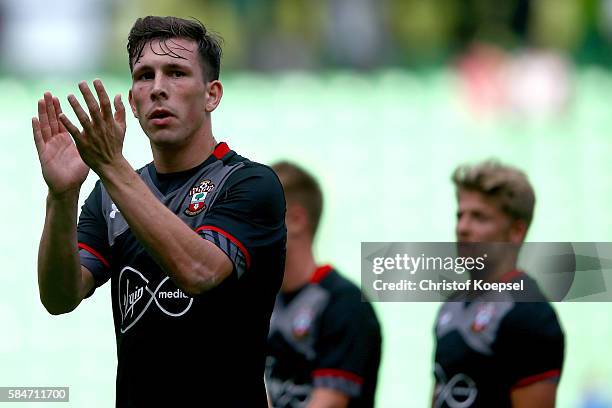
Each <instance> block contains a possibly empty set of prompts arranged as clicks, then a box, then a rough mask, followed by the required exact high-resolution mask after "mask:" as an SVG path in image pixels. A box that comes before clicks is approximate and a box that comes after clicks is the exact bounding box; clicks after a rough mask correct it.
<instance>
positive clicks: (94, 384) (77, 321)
mask: <svg viewBox="0 0 612 408" xmlns="http://www.w3.org/2000/svg"><path fill="white" fill-rule="evenodd" d="M149 14H153V15H178V16H181V17H188V16H194V17H197V18H198V19H200V20H201V21H203V22H204V23H205V24H206V25H207V26H208V27H209V28H210V29H212V30H214V31H217V32H219V33H220V34H221V35H222V37H223V38H224V39H225V46H224V52H225V56H224V60H223V68H222V81H223V83H224V85H225V96H224V98H223V101H222V104H221V106H220V108H219V109H218V111H217V112H216V113H215V115H214V116H213V118H214V119H213V127H214V130H215V135H216V137H217V139H218V140H226V141H228V142H229V144H230V146H231V147H233V148H234V149H235V150H237V151H239V152H241V153H243V154H244V155H246V156H248V157H250V158H252V159H254V160H257V161H260V162H263V163H271V162H273V161H275V160H279V159H291V160H295V161H297V162H298V163H301V164H302V165H304V166H305V167H307V168H308V169H310V170H311V171H313V172H314V173H315V174H316V175H317V176H318V177H319V179H320V180H321V182H322V185H323V188H324V193H325V199H326V208H325V213H324V218H323V224H322V229H321V232H320V236H319V239H318V243H317V253H318V258H319V259H320V261H321V262H331V263H333V264H334V265H336V266H337V267H338V268H339V269H340V270H341V271H342V272H344V273H345V274H346V275H348V276H349V277H350V278H351V279H353V280H354V281H356V282H358V281H359V270H360V262H359V260H360V243H361V241H452V240H453V239H454V233H453V228H454V218H455V215H454V214H455V201H454V194H453V190H452V186H451V183H450V181H449V177H450V173H451V171H452V170H453V168H454V167H455V166H456V165H457V164H459V163H462V162H465V161H474V160H481V159H485V158H489V157H496V158H499V159H500V160H502V161H504V162H507V163H509V164H514V165H517V166H519V167H521V168H522V169H524V170H526V171H527V173H528V175H529V176H530V178H531V180H532V182H533V184H534V185H535V188H536V192H537V196H538V202H537V207H536V215H535V221H534V224H533V225H532V229H531V232H530V234H529V237H528V238H529V240H531V241H612V215H611V214H610V209H611V208H612V183H611V182H610V172H611V170H612V162H611V160H610V157H611V153H612V137H611V135H610V132H611V130H612V115H611V114H610V102H609V101H610V95H612V72H611V71H610V62H612V0H505V1H499V2H498V1H491V0H311V1H301V0H231V1H230V0H183V1H181V2H168V1H165V0H147V1H144V0H137V1H131V2H120V1H118V0H54V1H51V2H50V1H43V0H1V1H0V55H1V57H0V58H1V59H0V69H1V71H0V94H1V95H2V98H1V99H0V129H1V131H2V133H3V136H2V137H1V138H0V143H1V146H2V149H1V150H0V181H1V184H0V186H1V188H2V192H3V197H4V199H3V200H2V201H1V202H0V217H1V218H2V224H1V225H2V229H3V233H2V234H0V243H1V247H2V252H0V265H2V269H3V271H2V273H0V328H1V329H0V330H1V333H2V334H1V335H0V386H69V387H70V400H71V402H70V404H61V405H59V404H58V406H67V405H70V406H74V407H110V406H113V402H114V380H115V371H114V370H115V341H114V334H113V324H112V315H111V308H110V293H109V286H110V285H108V284H107V285H105V287H103V288H101V289H99V290H98V291H97V292H96V295H95V296H94V297H93V298H91V299H88V300H86V301H84V303H83V304H82V305H81V306H80V307H79V308H78V309H77V310H76V311H75V312H73V313H71V314H69V315H65V316H60V317H52V316H50V315H48V314H46V312H45V311H44V309H43V307H42V305H41V304H40V302H39V300H38V292H37V282H36V256H37V255H36V254H37V247H38V240H39V237H40V232H41V229H42V225H43V219H44V208H45V197H46V186H45V184H44V182H43V180H42V177H41V175H40V169H39V164H38V162H37V158H36V153H35V149H34V144H33V141H32V136H31V129H30V118H31V117H32V116H33V115H34V114H35V112H36V101H37V99H39V98H40V97H41V96H42V93H43V92H44V91H45V90H52V91H53V92H54V93H55V94H57V95H59V96H60V98H61V99H62V100H64V101H65V96H66V95H67V94H68V93H77V91H78V89H77V87H76V85H77V83H78V81H80V80H82V79H86V80H88V81H91V80H93V79H94V78H96V77H99V78H101V79H102V80H103V81H104V82H105V84H106V85H107V87H108V88H110V90H111V91H112V92H115V93H122V94H123V95H124V96H126V94H127V91H128V89H129V87H130V76H129V72H128V64H127V57H126V51H125V44H126V38H127V34H128V31H129V29H130V27H131V25H132V23H133V21H134V20H135V18H136V17H138V16H144V15H149ZM125 100H127V98H126V97H124V101H125ZM64 105H66V106H67V104H66V103H64ZM124 150H125V155H126V157H127V158H128V159H129V160H130V162H131V163H132V164H133V166H134V167H140V166H142V165H144V164H145V163H147V162H149V161H150V160H151V156H150V150H149V148H148V145H147V140H146V138H145V136H144V134H143V133H142V131H141V129H140V127H139V126H138V123H137V122H136V121H135V120H134V119H133V118H131V121H130V122H129V123H128V131H127V136H126V141H125V149H124ZM95 180H96V176H95V175H94V174H93V173H92V174H91V175H90V178H89V179H88V181H87V184H86V185H85V186H84V188H83V190H82V200H83V199H84V197H85V195H86V194H88V192H89V191H90V190H91V188H92V187H93V183H94V182H95ZM438 307H439V305H438V304H426V303H423V304H408V303H401V304H400V303H396V304H383V303H378V304H376V310H377V312H378V314H379V316H380V318H381V320H382V324H383V329H384V350H383V351H384V353H383V362H382V367H381V371H380V377H379V380H380V382H379V384H380V385H379V388H378V397H377V402H378V406H379V407H383V408H386V407H398V408H399V407H424V406H428V404H429V399H430V395H431V389H432V374H431V373H432V359H433V356H432V353H433V320H434V316H435V313H436V311H437V309H438ZM555 307H556V309H557V311H558V313H559V315H560V318H561V321H562V325H563V327H564V329H565V331H566V335H567V349H566V362H565V370H564V373H563V378H562V382H561V385H560V390H559V394H558V397H559V398H558V401H559V403H558V406H559V407H562V408H569V407H572V408H587V407H588V408H603V407H612V351H611V350H610V340H611V339H612V325H610V321H611V318H610V316H611V315H612V305H610V304H608V303H564V304H555ZM212 312H213V313H214V311H212ZM200 369H203V370H205V369H206V367H201V368H200ZM159 374H160V375H168V373H159ZM492 374H493V373H492ZM170 375H171V374H170ZM228 381H231V379H228ZM51 405H54V404H51ZM3 406H5V405H3ZM18 406H20V407H22V406H27V404H20V405H18Z"/></svg>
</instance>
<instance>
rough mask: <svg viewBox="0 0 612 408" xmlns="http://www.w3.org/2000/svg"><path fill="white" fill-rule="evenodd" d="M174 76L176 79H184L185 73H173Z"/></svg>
mask: <svg viewBox="0 0 612 408" xmlns="http://www.w3.org/2000/svg"><path fill="white" fill-rule="evenodd" d="M172 76H173V77H174V78H180V77H184V76H185V73H184V72H183V71H172Z"/></svg>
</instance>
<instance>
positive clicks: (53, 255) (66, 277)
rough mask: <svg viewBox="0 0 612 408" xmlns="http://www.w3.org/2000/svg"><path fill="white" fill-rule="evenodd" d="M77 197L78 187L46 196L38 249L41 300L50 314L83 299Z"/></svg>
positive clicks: (74, 305)
mask: <svg viewBox="0 0 612 408" xmlns="http://www.w3.org/2000/svg"><path fill="white" fill-rule="evenodd" d="M78 198H79V191H78V190H75V191H71V192H69V193H65V194H63V195H62V196H59V197H58V196H52V195H51V194H49V196H48V197H47V212H46V217H45V226H44V229H43V233H42V237H41V240H40V246H39V250H38V288H39V293H40V300H41V302H42V304H43V305H44V306H45V308H46V309H47V311H49V313H51V314H61V313H66V312H69V311H71V310H73V309H74V308H75V307H76V306H77V305H78V304H79V302H80V301H81V297H80V293H81V284H82V282H81V268H80V262H79V254H78V247H77V233H76V222H77V205H78Z"/></svg>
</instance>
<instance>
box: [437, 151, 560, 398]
mask: <svg viewBox="0 0 612 408" xmlns="http://www.w3.org/2000/svg"><path fill="white" fill-rule="evenodd" d="M453 182H454V184H455V187H456V192H457V200H458V206H459V208H458V212H457V226H456V234H457V241H458V242H459V243H460V244H461V243H485V244H484V245H483V246H486V248H487V250H491V251H493V252H494V253H492V254H491V255H493V256H489V259H488V260H487V263H486V264H487V267H486V269H485V273H484V274H483V275H482V276H475V273H473V274H472V276H471V277H472V278H479V279H484V280H486V281H489V282H517V281H520V280H523V281H524V287H525V289H524V292H523V293H520V294H515V292H511V293H508V292H502V293H500V292H495V293H486V292H485V293H479V294H476V295H474V294H469V293H462V294H458V295H457V297H456V298H454V299H453V300H452V301H449V302H446V303H445V304H444V305H443V306H442V308H441V309H440V311H439V314H438V317H437V320H436V326H435V334H436V340H437V344H436V352H435V373H434V374H435V390H434V395H433V407H436V408H441V407H446V408H458V407H462V408H476V407H485V408H490V407H495V408H505V407H513V408H530V407H533V408H550V407H554V406H555V398H556V392H557V385H558V382H559V379H560V376H561V369H562V367H563V359H564V334H563V331H562V329H561V327H560V325H559V321H558V319H557V316H556V314H555V311H554V310H553V308H552V307H551V305H550V304H549V303H548V302H547V301H546V299H545V297H544V295H543V294H542V293H541V292H540V290H539V288H538V285H537V284H536V282H535V281H534V280H533V279H531V278H529V277H528V276H527V275H526V274H525V273H524V272H522V271H519V270H518V269H517V267H516V261H517V257H518V252H519V250H520V245H521V244H522V243H523V241H524V240H525V236H526V234H527V230H528V228H529V225H530V223H531V220H532V217H533V209H534V204H535V194H534V191H533V188H532V186H531V185H530V183H529V181H528V180H527V177H526V176H525V174H524V173H523V172H521V171H519V170H517V169H515V168H512V167H508V166H503V165H501V164H498V163H496V162H492V161H488V162H484V163H481V164H478V165H475V166H472V167H470V166H460V167H459V168H457V169H456V170H455V172H454V174H453ZM486 243H489V244H486ZM492 243H493V244H492ZM499 243H506V244H499ZM460 248H461V247H460ZM495 248H497V250H495ZM521 297H523V298H524V299H523V300H530V301H532V302H525V301H521Z"/></svg>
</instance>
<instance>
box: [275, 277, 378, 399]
mask: <svg viewBox="0 0 612 408" xmlns="http://www.w3.org/2000/svg"><path fill="white" fill-rule="evenodd" d="M381 342H382V340H381V333H380V325H379V323H378V319H377V317H376V314H375V313H374V309H373V308H372V305H371V304H370V303H369V302H366V301H362V293H361V291H360V290H359V288H357V287H356V286H355V285H354V284H353V283H351V282H350V281H348V280H347V279H345V278H344V277H342V276H341V275H340V274H338V273H337V272H336V271H335V270H333V269H332V267H331V266H322V267H320V268H318V269H317V270H316V271H315V272H314V274H313V276H312V278H311V281H310V283H309V284H307V285H306V286H304V287H302V288H300V289H299V290H297V291H295V292H292V293H283V292H281V293H279V295H278V297H277V299H276V304H275V306H274V312H273V313H272V320H271V323H270V335H269V340H268V362H267V369H266V374H267V382H268V392H269V394H270V399H271V401H272V406H273V407H274V408H301V407H306V406H307V404H308V398H309V396H310V395H311V393H312V391H313V390H314V389H315V388H316V387H324V388H331V389H334V390H336V391H339V392H342V393H344V394H345V395H347V396H348V397H349V398H350V402H349V407H351V408H356V407H372V406H373V405H374V397H375V391H376V383H377V376H378V367H379V364H380V357H381Z"/></svg>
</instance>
